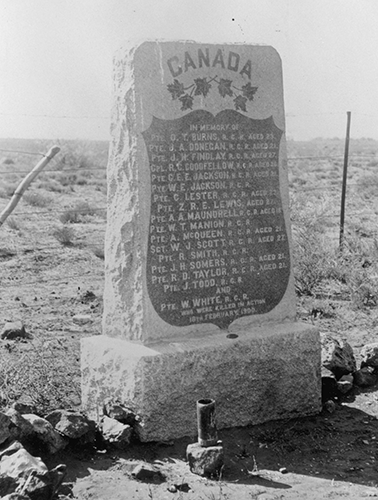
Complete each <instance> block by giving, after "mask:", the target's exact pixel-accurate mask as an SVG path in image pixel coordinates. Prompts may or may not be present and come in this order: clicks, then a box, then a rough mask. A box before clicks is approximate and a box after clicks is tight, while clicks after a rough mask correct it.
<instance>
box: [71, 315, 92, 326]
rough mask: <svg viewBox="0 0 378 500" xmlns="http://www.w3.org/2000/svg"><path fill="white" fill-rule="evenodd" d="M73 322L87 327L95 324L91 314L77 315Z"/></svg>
mask: <svg viewBox="0 0 378 500" xmlns="http://www.w3.org/2000/svg"><path fill="white" fill-rule="evenodd" d="M72 321H73V322H74V323H75V324H76V325H80V326H82V325H87V324H89V323H92V322H93V318H92V316H91V315H90V314H76V315H75V316H73V317H72Z"/></svg>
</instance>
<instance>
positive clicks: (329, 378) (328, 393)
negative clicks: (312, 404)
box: [321, 366, 338, 401]
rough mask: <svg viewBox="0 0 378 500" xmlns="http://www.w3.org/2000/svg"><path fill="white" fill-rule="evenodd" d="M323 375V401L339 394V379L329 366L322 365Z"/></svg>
mask: <svg viewBox="0 0 378 500" xmlns="http://www.w3.org/2000/svg"><path fill="white" fill-rule="evenodd" d="M321 377H322V401H328V400H329V399H332V398H334V397H335V396H337V392H338V390H337V380H336V377H335V375H334V374H333V373H332V372H331V371H330V370H327V368H324V366H322V369H321Z"/></svg>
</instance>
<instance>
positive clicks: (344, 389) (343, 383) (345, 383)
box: [337, 375, 354, 394]
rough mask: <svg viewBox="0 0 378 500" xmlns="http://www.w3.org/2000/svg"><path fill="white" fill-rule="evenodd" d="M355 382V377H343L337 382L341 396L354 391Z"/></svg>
mask: <svg viewBox="0 0 378 500" xmlns="http://www.w3.org/2000/svg"><path fill="white" fill-rule="evenodd" d="M353 382H354V378H353V375H343V376H342V377H341V378H340V379H339V380H338V381H337V390H338V391H339V392H340V393H341V394H347V393H348V392H350V391H351V390H352V389H353Z"/></svg>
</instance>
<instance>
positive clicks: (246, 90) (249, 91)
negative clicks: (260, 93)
mask: <svg viewBox="0 0 378 500" xmlns="http://www.w3.org/2000/svg"><path fill="white" fill-rule="evenodd" d="M257 89H258V87H252V86H251V82H248V83H246V84H245V85H243V87H242V91H243V96H244V97H246V98H247V99H248V100H249V101H253V98H254V95H255V94H256V92H257Z"/></svg>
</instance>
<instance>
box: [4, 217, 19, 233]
mask: <svg viewBox="0 0 378 500" xmlns="http://www.w3.org/2000/svg"><path fill="white" fill-rule="evenodd" d="M7 224H8V226H9V227H10V228H11V229H13V230H14V231H21V225H20V224H19V222H18V221H17V220H16V219H15V218H14V217H9V218H8V219H7Z"/></svg>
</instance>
